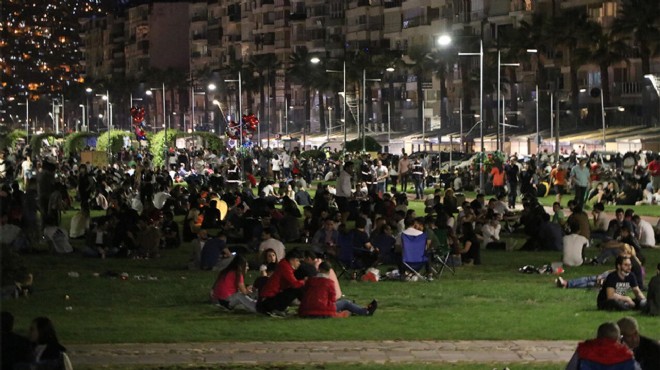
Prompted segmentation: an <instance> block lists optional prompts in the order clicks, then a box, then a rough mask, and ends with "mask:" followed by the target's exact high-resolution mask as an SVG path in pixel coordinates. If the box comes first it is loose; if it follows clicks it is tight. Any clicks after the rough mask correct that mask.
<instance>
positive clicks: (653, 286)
mask: <svg viewBox="0 0 660 370" xmlns="http://www.w3.org/2000/svg"><path fill="white" fill-rule="evenodd" d="M648 288H649V289H648V304H647V305H646V310H645V311H644V313H646V314H648V315H651V316H660V263H658V266H657V267H656V271H655V276H654V277H653V278H651V281H649V286H648Z"/></svg>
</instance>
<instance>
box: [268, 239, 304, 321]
mask: <svg viewBox="0 0 660 370" xmlns="http://www.w3.org/2000/svg"><path fill="white" fill-rule="evenodd" d="M301 258H302V254H301V253H300V252H299V251H297V250H292V251H291V252H289V253H287V255H286V258H285V259H283V260H281V261H280V262H279V263H278V264H277V269H275V272H274V273H273V276H271V277H270V278H269V279H268V281H267V282H266V284H265V285H264V287H263V289H261V290H260V291H259V299H258V300H257V312H259V313H263V314H267V315H270V316H273V317H284V316H286V309H287V307H289V305H291V302H293V300H294V299H299V298H300V296H301V293H302V292H301V288H302V287H304V286H305V280H298V279H296V277H295V276H294V271H295V270H297V269H298V267H300V260H301Z"/></svg>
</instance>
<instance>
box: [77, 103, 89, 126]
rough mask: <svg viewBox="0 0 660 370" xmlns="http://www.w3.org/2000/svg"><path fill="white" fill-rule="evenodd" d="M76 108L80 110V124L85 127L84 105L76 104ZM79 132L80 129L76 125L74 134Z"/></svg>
mask: <svg viewBox="0 0 660 370" xmlns="http://www.w3.org/2000/svg"><path fill="white" fill-rule="evenodd" d="M78 106H79V107H80V108H81V110H82V119H81V120H80V122H81V123H82V125H83V126H85V117H86V115H87V114H86V113H85V105H84V104H78ZM79 131H80V127H79V126H78V125H76V132H79Z"/></svg>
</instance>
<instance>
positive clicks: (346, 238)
mask: <svg viewBox="0 0 660 370" xmlns="http://www.w3.org/2000/svg"><path fill="white" fill-rule="evenodd" d="M337 246H338V247H339V254H338V255H337V262H338V264H339V267H340V268H341V272H340V273H339V276H338V277H342V275H344V274H345V273H347V272H349V270H352V269H354V268H356V267H357V261H356V259H355V253H354V251H353V233H352V232H340V233H339V235H338V236H337ZM349 277H350V274H349Z"/></svg>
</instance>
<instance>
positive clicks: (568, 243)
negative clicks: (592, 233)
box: [562, 219, 589, 267]
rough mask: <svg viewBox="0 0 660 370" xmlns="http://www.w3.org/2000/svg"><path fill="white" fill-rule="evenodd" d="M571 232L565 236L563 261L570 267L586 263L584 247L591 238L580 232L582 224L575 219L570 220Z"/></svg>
mask: <svg viewBox="0 0 660 370" xmlns="http://www.w3.org/2000/svg"><path fill="white" fill-rule="evenodd" d="M568 227H569V228H570V230H571V233H570V234H568V235H566V236H564V238H563V246H564V252H563V257H562V262H563V263H564V265H566V266H568V267H577V266H582V264H583V263H584V249H585V248H586V247H588V246H589V240H587V238H585V237H584V236H582V235H580V234H578V231H579V230H580V224H579V223H578V221H577V220H575V219H569V220H568Z"/></svg>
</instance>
